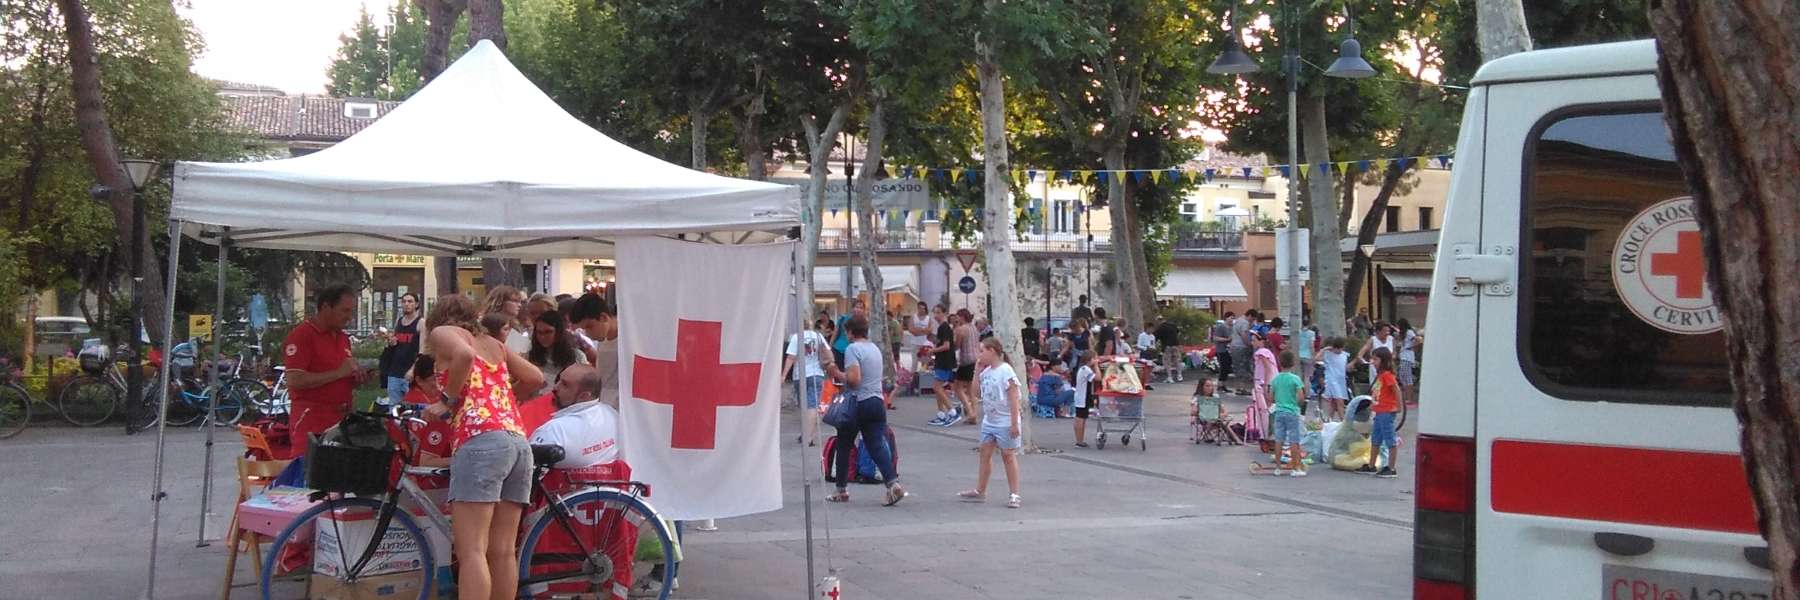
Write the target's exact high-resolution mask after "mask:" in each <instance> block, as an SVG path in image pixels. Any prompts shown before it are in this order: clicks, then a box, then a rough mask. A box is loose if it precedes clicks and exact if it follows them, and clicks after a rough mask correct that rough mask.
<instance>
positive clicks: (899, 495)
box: [881, 483, 906, 506]
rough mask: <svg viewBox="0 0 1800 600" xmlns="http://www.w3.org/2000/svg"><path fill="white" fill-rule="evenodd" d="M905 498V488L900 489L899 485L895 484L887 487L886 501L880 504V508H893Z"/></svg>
mask: <svg viewBox="0 0 1800 600" xmlns="http://www.w3.org/2000/svg"><path fill="white" fill-rule="evenodd" d="M905 498H906V488H904V487H900V484H898V483H896V484H894V485H890V486H888V489H887V501H886V502H883V503H881V505H882V506H893V505H895V504H899V503H900V501H901V500H903V499H905Z"/></svg>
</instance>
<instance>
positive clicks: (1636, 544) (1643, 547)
mask: <svg viewBox="0 0 1800 600" xmlns="http://www.w3.org/2000/svg"><path fill="white" fill-rule="evenodd" d="M1594 545H1595V546H1599V547H1600V549H1601V550H1605V551H1607V552H1609V553H1612V554H1617V555H1619V556H1643V555H1645V554H1649V553H1650V551H1651V550H1655V549H1656V540H1653V539H1650V538H1647V537H1644V536H1641V535H1631V534H1629V533H1613V532H1610V531H1602V532H1599V533H1595V534H1594Z"/></svg>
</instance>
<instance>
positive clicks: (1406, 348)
mask: <svg viewBox="0 0 1800 600" xmlns="http://www.w3.org/2000/svg"><path fill="white" fill-rule="evenodd" d="M1418 337H1419V334H1418V333H1417V332H1415V331H1412V330H1407V332H1406V339H1405V340H1402V341H1401V342H1400V351H1399V355H1400V356H1398V357H1397V358H1399V360H1400V362H1416V360H1415V359H1417V358H1418V357H1417V356H1416V355H1415V354H1413V344H1414V343H1416V342H1417V341H1418Z"/></svg>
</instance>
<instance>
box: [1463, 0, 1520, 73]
mask: <svg viewBox="0 0 1800 600" xmlns="http://www.w3.org/2000/svg"><path fill="white" fill-rule="evenodd" d="M1475 40H1476V43H1477V44H1478V45H1480V46H1481V62H1484V63H1485V62H1488V61H1491V60H1494V59H1496V58H1500V57H1502V56H1506V55H1508V54H1514V53H1518V52H1525V51H1527V50H1530V49H1531V32H1530V31H1527V30H1526V27H1525V5H1524V3H1523V2H1521V1H1520V0H1475Z"/></svg>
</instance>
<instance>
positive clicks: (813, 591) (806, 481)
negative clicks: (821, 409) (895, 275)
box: [792, 244, 819, 599]
mask: <svg viewBox="0 0 1800 600" xmlns="http://www.w3.org/2000/svg"><path fill="white" fill-rule="evenodd" d="M803 251H804V250H802V249H801V248H800V244H794V253H793V259H792V262H793V264H794V294H793V296H794V325H793V328H792V329H793V332H794V340H795V341H796V343H798V342H799V340H800V336H803V335H805V333H804V331H805V327H806V314H807V312H808V311H807V310H806V308H805V307H806V306H809V305H811V304H812V299H811V298H801V297H800V290H803V289H806V288H805V286H802V285H800V284H801V283H802V280H801V278H803V277H811V276H812V273H802V272H801V269H800V265H801V262H800V253H801V252H803ZM805 367H806V365H805V363H804V358H802V361H800V362H798V363H797V364H795V365H794V373H795V374H797V375H800V377H797V378H795V379H794V390H795V392H796V393H795V395H794V397H795V398H798V399H800V402H799V405H800V406H799V410H797V411H794V412H795V414H797V415H799V416H800V431H806V417H807V415H806V411H807V410H808V409H807V408H806V368H805ZM795 446H796V447H798V448H799V449H800V482H801V484H800V485H801V498H802V502H803V503H804V504H803V506H804V507H805V510H806V597H807V598H809V599H810V598H818V597H819V588H818V585H819V578H818V576H817V575H816V574H815V573H814V572H813V514H812V509H813V504H812V473H810V472H808V471H807V468H806V464H807V463H808V462H810V461H811V457H810V456H808V455H807V452H806V449H807V448H809V447H810V446H807V445H806V444H796V445H795Z"/></svg>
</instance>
